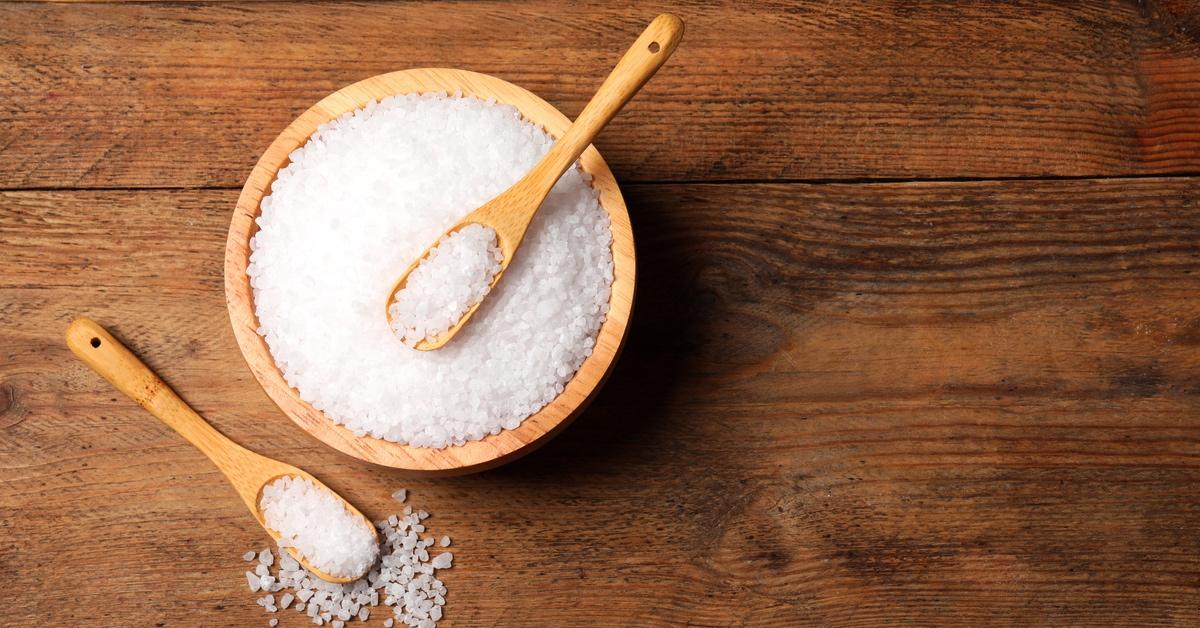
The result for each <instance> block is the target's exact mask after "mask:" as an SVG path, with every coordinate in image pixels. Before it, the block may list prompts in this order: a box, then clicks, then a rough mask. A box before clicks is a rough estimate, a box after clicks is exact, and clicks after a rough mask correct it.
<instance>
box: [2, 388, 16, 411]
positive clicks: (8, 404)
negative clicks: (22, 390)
mask: <svg viewBox="0 0 1200 628" xmlns="http://www.w3.org/2000/svg"><path fill="white" fill-rule="evenodd" d="M16 407H17V394H16V391H15V390H13V387H12V386H10V385H8V384H0V415H4V414H7V413H8V411H9V410H11V409H13V408H16Z"/></svg>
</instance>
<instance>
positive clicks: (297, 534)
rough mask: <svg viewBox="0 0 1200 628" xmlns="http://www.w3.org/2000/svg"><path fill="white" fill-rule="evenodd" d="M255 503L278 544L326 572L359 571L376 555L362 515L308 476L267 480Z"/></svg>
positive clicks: (355, 573) (342, 574) (350, 574)
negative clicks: (347, 507)
mask: <svg viewBox="0 0 1200 628" xmlns="http://www.w3.org/2000/svg"><path fill="white" fill-rule="evenodd" d="M259 507H260V509H261V510H262V513H263V519H264V520H265V521H266V523H267V526H269V527H270V528H271V529H272V530H275V531H276V532H278V533H279V545H280V547H281V548H286V547H294V548H296V550H297V551H299V552H300V554H302V555H303V556H304V557H306V558H307V559H308V561H309V562H310V563H312V565H313V566H315V567H316V568H317V569H320V570H322V571H324V572H326V573H328V574H331V575H334V576H339V577H355V576H359V575H362V574H363V573H364V572H366V570H367V568H368V567H370V566H371V564H372V563H374V562H375V558H376V556H377V555H378V553H379V548H378V547H377V546H376V544H375V536H374V534H372V532H371V529H370V528H368V527H367V525H366V524H365V523H363V522H362V520H361V518H360V517H358V516H356V515H355V514H354V513H351V512H350V511H349V510H347V509H346V506H345V505H344V504H343V503H342V501H341V500H340V499H338V498H337V497H336V496H335V495H333V494H332V493H330V492H329V491H327V490H325V489H323V488H320V487H317V486H315V485H313V483H312V482H310V481H308V480H307V479H304V478H292V477H288V476H284V477H281V478H279V479H277V480H275V481H274V482H272V483H271V484H268V485H267V486H265V487H263V493H262V499H261V500H260V502H259ZM266 555H267V556H268V557H269V556H270V552H269V551H267V552H266ZM259 560H260V561H262V560H263V559H262V557H261V556H260V558H259ZM260 566H262V565H260Z"/></svg>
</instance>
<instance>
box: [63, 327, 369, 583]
mask: <svg viewBox="0 0 1200 628" xmlns="http://www.w3.org/2000/svg"><path fill="white" fill-rule="evenodd" d="M66 340H67V346H68V347H70V349H71V351H72V352H73V353H74V354H75V356H76V357H78V358H79V359H80V360H82V361H83V363H84V364H87V365H88V366H89V367H91V368H92V370H94V371H96V372H97V373H99V374H100V375H102V376H103V377H104V379H107V380H108V381H109V383H111V384H112V385H113V386H115V387H116V388H117V390H119V391H121V392H123V393H125V395H127V396H128V397H129V398H130V399H133V400H134V401H136V402H137V403H138V405H140V406H142V407H143V408H145V409H146V410H148V411H150V413H151V414H153V415H154V416H156V417H158V418H159V419H160V420H161V421H162V422H163V423H166V424H167V425H168V426H170V427H171V428H172V429H174V430H175V431H176V432H178V433H179V435H180V436H183V437H184V438H185V439H187V441H188V442H190V443H191V444H193V445H195V446H196V448H197V449H199V450H200V451H202V452H204V454H205V455H206V456H208V458H209V459H210V460H212V461H213V462H214V463H216V465H217V468H219V469H220V470H221V472H222V473H224V474H225V477H226V478H227V479H228V480H229V483H230V484H232V485H233V487H234V489H236V490H237V492H238V494H239V495H241V497H242V501H243V502H245V503H246V506H247V507H248V508H249V509H250V512H251V513H252V514H253V515H254V518H255V519H256V520H258V523H259V524H260V525H262V526H263V528H264V529H266V531H267V533H268V534H270V535H271V537H272V538H274V539H275V540H276V542H280V541H281V540H282V541H283V542H282V543H280V544H281V545H282V546H286V549H287V551H288V553H289V554H291V555H292V557H293V558H295V559H296V560H297V561H298V562H299V563H300V564H302V565H304V567H305V568H306V569H308V570H309V571H311V572H312V573H313V574H315V575H317V576H318V577H320V578H321V579H323V580H328V581H329V582H336V583H347V582H353V581H355V580H357V579H358V578H360V577H361V576H362V575H363V574H365V573H366V572H367V570H368V569H370V567H371V565H372V564H373V563H374V562H375V557H376V555H377V553H378V551H379V537H378V535H377V534H376V532H375V527H374V526H373V525H371V522H370V520H369V519H367V518H366V517H364V516H363V514H362V513H361V512H359V511H358V510H357V509H355V508H354V506H352V505H351V504H350V503H349V502H347V501H346V500H344V499H342V498H341V497H340V496H338V494H337V493H334V492H333V491H332V490H330V489H329V488H328V487H326V486H325V485H324V484H322V483H321V482H320V480H317V479H316V478H314V477H313V476H311V475H309V474H308V473H306V472H304V471H303V470H301V469H298V468H296V467H293V466H291V465H288V464H284V463H282V462H279V461H277V460H272V459H270V458H267V457H266V456H262V455H259V454H256V453H254V452H252V451H250V450H248V449H246V448H245V447H242V446H241V445H238V444H237V443H235V442H233V441H232V440H229V438H228V437H226V436H225V435H224V434H221V433H220V432H218V431H217V430H216V429H215V428H213V427H212V426H211V425H209V424H208V423H207V422H206V421H205V420H204V419H203V418H201V417H200V415H199V414H196V411H195V410H192V408H191V407H189V406H188V405H187V404H186V403H185V402H184V401H183V400H182V399H180V398H179V396H178V395H176V394H175V391H173V390H171V388H170V387H169V386H167V385H166V383H164V382H163V381H162V380H161V379H159V377H158V376H157V375H155V374H154V372H153V371H151V370H150V368H149V367H147V366H146V365H145V364H143V363H142V362H141V360H138V359H137V357H136V356H134V355H133V353H131V352H130V351H129V349H127V348H125V346H124V345H122V344H121V343H120V342H118V341H117V339H116V338H113V336H112V334H109V333H108V331H107V330H105V329H104V328H103V327H101V326H100V325H99V324H97V323H96V322H95V321H92V320H90V319H87V318H80V319H77V320H75V322H73V323H71V325H70V327H68V328H67V334H66ZM281 483H282V484H281ZM297 486H300V487H303V491H301V492H300V493H299V494H297V493H296V491H294V490H292V489H293V488H294V487H297ZM260 495H261V496H262V501H261V503H260ZM338 505H340V506H341V511H340V515H341V517H340V521H342V522H343V524H345V525H351V523H352V522H357V523H358V524H359V525H361V526H365V531H366V532H367V533H369V535H370V537H369V541H368V539H367V538H366V537H365V536H364V535H362V534H361V532H362V530H363V529H362V528H356V527H353V526H351V527H350V528H349V531H348V532H346V533H345V536H344V537H338V538H340V539H343V541H344V543H343V545H342V547H334V548H333V551H332V553H331V551H330V547H329V546H327V545H320V544H319V543H318V544H316V545H314V544H313V543H312V542H308V543H307V544H306V543H305V542H302V541H301V539H305V541H308V540H310V539H311V538H312V537H313V536H314V533H316V534H318V535H319V534H320V533H321V531H320V529H317V528H316V527H314V526H315V525H316V524H313V523H311V519H312V517H314V516H325V517H329V516H330V514H329V513H335V514H337V513H338V512H339V511H338V510H337V506H338ZM288 506H291V507H296V508H298V509H299V510H298V511H296V512H292V511H291V510H289V511H288V514H286V515H279V514H278V512H275V513H272V515H271V518H270V521H268V519H267V517H266V516H265V515H264V510H266V511H268V512H271V511H278V510H279V508H280V507H288ZM272 522H274V523H275V525H277V526H279V527H282V528H284V529H283V530H276V529H274V528H272V526H271V523H272ZM281 532H283V533H284V535H286V536H284V535H281ZM297 545H300V546H302V547H304V548H305V549H308V550H309V551H313V552H314V554H315V555H314V556H313V557H311V558H315V559H317V561H316V562H314V560H310V557H309V556H305V555H304V554H303V553H302V552H301V551H299V548H298V547H297ZM339 550H340V552H339ZM368 554H369V556H368ZM319 563H325V564H319ZM326 566H330V567H332V572H331V571H327V570H326V569H325V568H323V567H326ZM360 567H361V571H359V568H360Z"/></svg>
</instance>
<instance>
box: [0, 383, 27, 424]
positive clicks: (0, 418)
mask: <svg viewBox="0 0 1200 628" xmlns="http://www.w3.org/2000/svg"><path fill="white" fill-rule="evenodd" d="M26 414H27V412H25V411H24V409H23V408H22V407H21V406H20V405H19V404H18V403H17V389H16V388H15V387H14V386H13V385H12V384H6V383H0V429H7V428H10V427H12V426H14V425H16V424H18V423H20V422H21V421H22V420H23V419H24V418H25V415H26Z"/></svg>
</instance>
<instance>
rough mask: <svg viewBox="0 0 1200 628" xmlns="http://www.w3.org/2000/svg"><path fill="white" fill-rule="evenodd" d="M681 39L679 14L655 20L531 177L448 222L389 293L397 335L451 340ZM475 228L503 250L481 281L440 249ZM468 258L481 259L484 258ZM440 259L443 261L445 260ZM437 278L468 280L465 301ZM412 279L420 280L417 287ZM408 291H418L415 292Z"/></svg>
mask: <svg viewBox="0 0 1200 628" xmlns="http://www.w3.org/2000/svg"><path fill="white" fill-rule="evenodd" d="M681 37H683V22H682V21H681V20H680V19H679V18H678V17H676V16H674V15H670V14H667V13H664V14H662V15H659V16H658V17H656V18H654V21H652V22H650V25H649V26H647V27H646V30H644V31H642V34H641V35H640V36H639V37H638V38H637V40H636V41H634V42H633V46H631V47H630V48H629V50H628V51H627V52H626V53H625V56H623V57H621V60H620V61H618V62H617V65H616V67H614V68H613V71H612V73H610V74H609V75H608V78H607V79H605V80H604V83H603V84H601V85H600V89H599V90H597V91H596V94H595V95H594V96H592V100H591V101H589V102H588V104H587V106H585V107H584V108H583V111H582V112H581V113H580V114H579V117H578V118H576V119H575V123H574V124H572V125H571V127H570V128H569V129H567V132H566V133H564V134H563V136H562V138H560V139H559V140H558V141H557V142H555V144H554V147H553V148H551V149H550V152H548V153H546V156H545V157H543V158H542V160H541V161H539V162H538V163H537V165H535V166H534V167H533V169H532V170H530V171H529V174H527V175H525V176H524V177H522V178H521V180H520V181H517V182H516V183H515V184H513V186H512V187H510V188H508V189H507V190H505V191H504V192H501V193H500V194H499V195H498V196H496V197H495V198H493V199H492V200H490V201H488V202H487V203H485V204H484V205H483V206H482V207H479V208H478V209H476V210H475V211H472V212H471V213H469V214H467V216H466V217H465V218H463V219H462V220H460V221H459V222H458V223H457V224H455V225H454V226H452V227H450V229H448V230H447V231H446V233H445V234H444V235H442V236H441V237H440V238H438V240H437V241H436V242H435V243H434V244H433V245H432V246H430V247H429V248H428V249H426V250H425V252H424V253H423V254H422V255H421V256H420V257H418V258H417V260H416V261H414V262H413V263H412V264H411V265H410V266H409V267H408V269H407V270H406V271H404V274H402V275H400V278H399V279H398V280H397V281H396V283H395V284H393V286H392V288H391V290H390V291H389V292H388V297H387V305H386V308H385V310H386V314H387V317H388V324H389V325H390V326H391V328H392V330H393V331H394V332H396V335H397V336H399V337H400V338H401V339H402V340H403V341H405V342H406V343H407V344H410V345H411V346H412V347H413V348H415V349H419V350H421V351H431V350H434V349H438V348H440V347H442V346H443V345H445V344H446V343H447V342H449V340H450V339H451V338H453V337H454V335H455V334H457V333H458V332H459V330H461V329H462V328H463V325H466V323H467V321H468V320H470V318H471V316H472V315H473V314H474V313H475V311H476V310H477V309H478V308H479V305H480V303H482V302H483V299H484V298H485V297H486V296H487V293H488V292H490V291H491V289H492V288H493V287H494V286H495V285H496V283H497V282H498V281H500V279H501V277H503V275H504V271H505V269H507V268H508V265H509V263H511V262H512V258H513V255H514V254H515V253H516V251H517V247H519V246H520V245H521V240H522V239H523V238H524V237H525V231H526V229H528V228H529V222H530V221H531V220H533V216H534V214H535V213H537V210H538V207H540V206H541V204H542V201H544V200H545V199H546V196H547V195H548V194H549V193H550V190H551V189H552V188H553V187H554V184H555V183H556V182H557V181H558V179H559V177H561V176H562V174H563V172H566V170H567V168H569V167H571V164H573V163H575V160H576V159H578V158H579V156H580V155H581V154H583V151H584V150H585V149H586V148H587V147H588V146H589V145H591V143H592V140H593V139H595V137H596V136H597V135H599V134H600V131H601V130H603V129H604V126H605V125H607V124H608V122H609V121H610V120H612V119H613V117H614V116H616V115H617V112H619V111H620V110H621V108H622V107H624V106H625V103H627V102H629V100H630V99H631V98H633V96H634V94H636V93H637V92H638V90H640V89H641V88H642V85H645V84H646V81H648V80H650V77H652V76H654V73H655V72H657V71H658V69H659V68H660V67H662V64H663V63H665V62H666V60H667V58H668V57H670V56H671V53H672V52H674V51H675V46H676V45H678V44H679V40H680V38H681ZM476 227H482V228H484V229H486V230H489V231H491V232H494V233H495V234H496V240H495V245H497V246H498V248H499V251H500V255H501V258H500V260H499V268H498V269H496V270H495V271H494V272H491V273H489V274H490V277H488V278H487V279H484V280H481V279H479V278H478V273H476V272H474V271H475V270H476V268H475V266H474V265H472V266H469V267H468V266H456V265H455V264H454V262H449V261H446V258H444V257H442V256H439V255H436V254H435V253H436V252H439V251H441V250H442V248H443V247H444V246H447V245H450V244H451V243H452V242H454V238H455V237H456V236H458V235H460V234H461V233H462V232H463V231H465V230H467V229H475V228H476ZM483 235H486V233H484V234H483ZM468 243H469V244H468ZM464 244H468V246H472V245H473V246H474V247H475V248H474V251H475V252H476V253H480V252H483V253H484V255H486V254H487V253H486V252H487V251H489V249H488V248H487V247H488V246H490V244H489V243H487V242H486V238H482V237H480V238H475V237H470V238H468V239H467V241H466V243H464ZM468 251H470V249H468ZM467 257H470V258H473V259H482V257H483V255H475V256H470V255H468V256H467ZM439 258H441V259H442V262H440V263H439V262H438V260H439ZM427 263H428V264H429V265H430V266H431V267H433V269H432V270H428V272H422V271H426V270H427V269H426V268H425V267H426V264H427ZM435 265H436V266H435ZM487 270H490V269H487ZM431 278H433V279H439V278H449V279H456V278H459V279H463V280H465V281H466V282H467V283H466V284H465V286H464V288H455V289H454V290H455V292H461V293H464V294H465V295H466V298H462V297H458V298H454V297H452V298H449V299H447V298H446V297H445V296H444V295H438V293H437V291H436V290H435V291H430V290H429V288H428V282H429V280H430V279H431ZM410 279H412V280H413V282H414V283H413V284H412V285H411V286H410V285H409V280H410ZM410 290H412V293H409V291H410ZM434 312H436V314H435V313H434ZM459 312H461V313H459Z"/></svg>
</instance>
